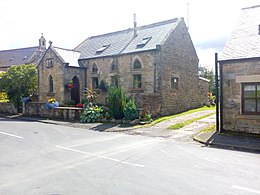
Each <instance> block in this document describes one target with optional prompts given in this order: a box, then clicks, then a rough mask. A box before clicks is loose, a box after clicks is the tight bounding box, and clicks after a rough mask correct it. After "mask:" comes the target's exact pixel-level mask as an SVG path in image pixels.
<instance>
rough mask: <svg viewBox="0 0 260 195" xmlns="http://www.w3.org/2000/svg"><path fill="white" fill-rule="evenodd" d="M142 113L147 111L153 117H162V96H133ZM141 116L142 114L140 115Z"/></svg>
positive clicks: (151, 94) (145, 94)
mask: <svg viewBox="0 0 260 195" xmlns="http://www.w3.org/2000/svg"><path fill="white" fill-rule="evenodd" d="M131 96H132V97H133V98H134V100H135V101H136V103H137V106H138V108H139V110H140V111H146V112H148V113H149V114H151V115H152V116H153V117H155V116H160V115H161V101H162V98H161V95H160V94H158V93H150V94H148V93H134V94H131ZM140 114H141V113H140Z"/></svg>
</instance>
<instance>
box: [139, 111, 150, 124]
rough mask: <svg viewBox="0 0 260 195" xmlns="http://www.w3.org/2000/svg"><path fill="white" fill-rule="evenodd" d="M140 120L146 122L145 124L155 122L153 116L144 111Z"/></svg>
mask: <svg viewBox="0 0 260 195" xmlns="http://www.w3.org/2000/svg"><path fill="white" fill-rule="evenodd" d="M140 119H141V121H144V122H152V121H153V119H152V117H151V115H150V114H149V113H148V112H147V111H144V112H143V113H142V115H141V117H140Z"/></svg>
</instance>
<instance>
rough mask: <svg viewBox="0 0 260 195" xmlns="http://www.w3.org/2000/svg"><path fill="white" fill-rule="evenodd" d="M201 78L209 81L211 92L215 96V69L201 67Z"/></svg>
mask: <svg viewBox="0 0 260 195" xmlns="http://www.w3.org/2000/svg"><path fill="white" fill-rule="evenodd" d="M199 76H200V77H203V78H206V79H208V80H209V91H210V92H211V93H212V94H213V95H215V75H214V72H213V69H209V68H207V67H202V66H201V67H199Z"/></svg>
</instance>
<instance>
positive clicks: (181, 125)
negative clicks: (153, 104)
mask: <svg viewBox="0 0 260 195" xmlns="http://www.w3.org/2000/svg"><path fill="white" fill-rule="evenodd" d="M213 114H215V113H211V114H207V115H203V116H200V117H197V118H192V119H189V120H186V121H184V122H181V123H177V124H174V125H172V126H170V127H168V128H167V129H171V130H177V129H180V128H182V127H184V126H186V125H189V124H191V123H193V122H196V121H198V120H200V119H203V118H206V117H209V116H211V115H213Z"/></svg>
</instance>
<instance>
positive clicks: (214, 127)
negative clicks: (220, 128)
mask: <svg viewBox="0 0 260 195" xmlns="http://www.w3.org/2000/svg"><path fill="white" fill-rule="evenodd" d="M214 131H216V124H214V125H210V126H208V127H206V128H204V129H202V130H201V131H200V133H207V132H214Z"/></svg>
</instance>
